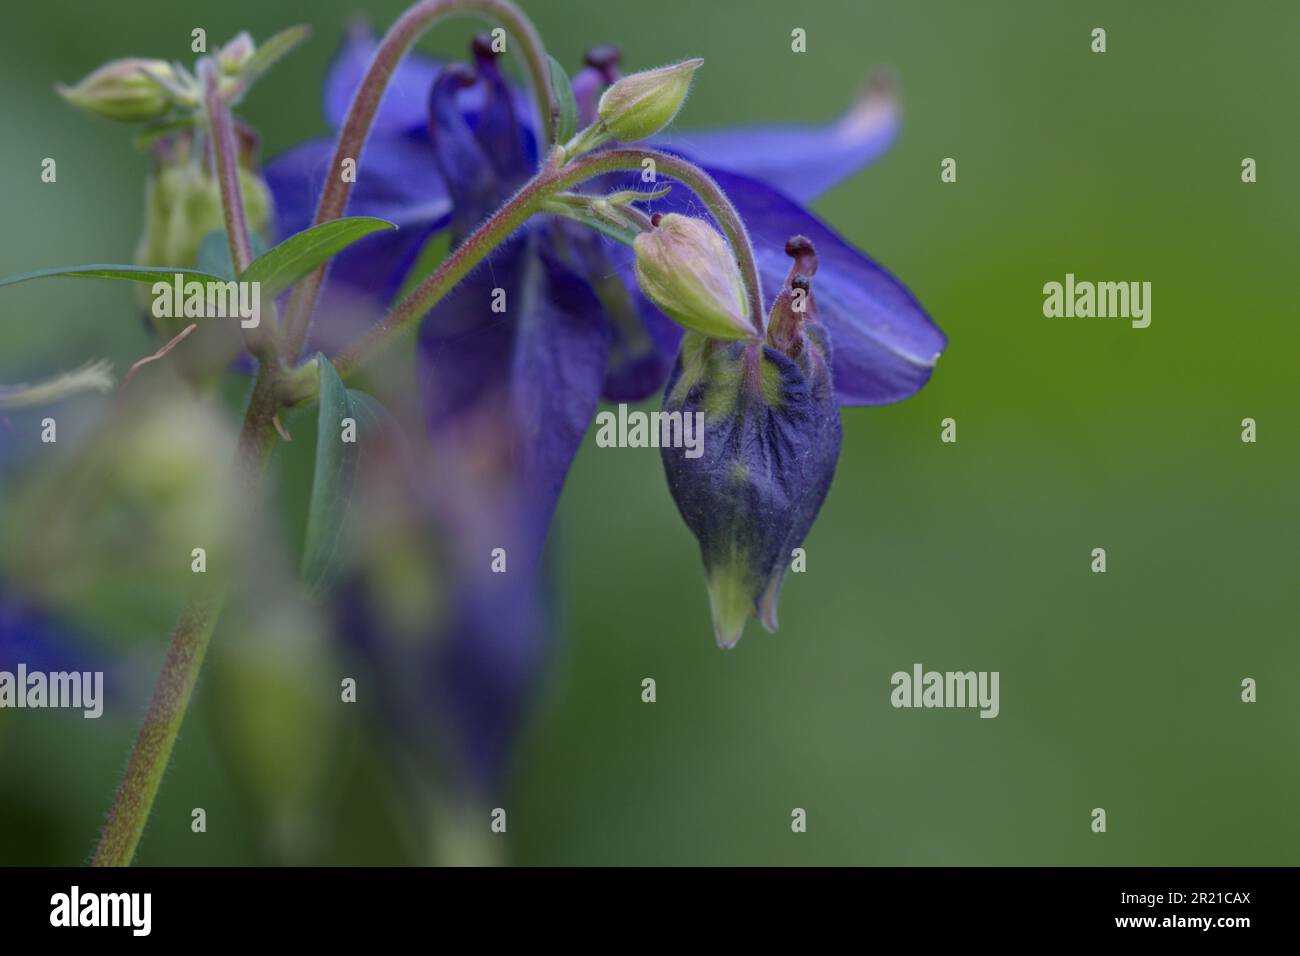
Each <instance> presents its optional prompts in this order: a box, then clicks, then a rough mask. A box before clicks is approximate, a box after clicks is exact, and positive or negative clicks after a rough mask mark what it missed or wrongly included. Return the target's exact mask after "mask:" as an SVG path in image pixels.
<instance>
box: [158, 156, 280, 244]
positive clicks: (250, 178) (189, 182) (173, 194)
mask: <svg viewBox="0 0 1300 956" xmlns="http://www.w3.org/2000/svg"><path fill="white" fill-rule="evenodd" d="M158 156H159V161H158V162H157V164H156V166H155V168H154V170H153V172H152V173H151V174H150V176H149V180H148V183H147V185H146V187H145V224H144V234H143V235H142V236H141V237H140V242H139V245H138V246H137V247H136V262H137V263H138V264H140V265H154V266H174V267H178V268H185V269H189V268H193V267H194V266H195V265H196V263H197V262H198V255H199V243H200V242H202V241H203V237H204V236H206V235H207V234H208V233H210V232H213V231H214V230H219V229H224V228H225V225H226V221H225V215H224V213H223V212H222V208H221V185H220V184H219V183H218V182H217V180H216V179H215V178H214V177H212V176H210V175H208V171H207V170H206V169H205V168H204V167H203V166H202V165H200V164H198V163H195V162H193V161H191V158H190V151H189V143H188V139H187V138H186V139H178V140H176V141H175V142H172V143H169V144H167V145H166V146H164V147H163V148H161V149H159V151H158ZM239 183H240V187H241V191H242V192H243V194H244V211H245V214H246V215H247V217H248V228H249V230H250V231H252V232H254V233H262V232H264V231H265V229H266V226H267V224H268V222H269V220H270V216H271V196H270V192H269V191H268V189H267V187H266V183H265V182H264V181H263V179H262V177H261V176H260V175H258V174H257V173H254V172H251V171H250V170H248V169H247V168H245V167H243V166H241V167H240V169H239Z"/></svg>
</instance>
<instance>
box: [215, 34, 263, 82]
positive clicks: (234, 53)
mask: <svg viewBox="0 0 1300 956" xmlns="http://www.w3.org/2000/svg"><path fill="white" fill-rule="evenodd" d="M256 50H257V47H256V46H255V45H254V44H253V38H252V37H251V36H249V34H248V31H247V30H242V31H240V33H239V34H238V35H237V36H236V37H235V38H234V39H233V40H231V41H230V42H229V43H227V44H226V45H225V46H223V47H222V48H221V50H220V51H219V52H218V53H217V66H219V67H220V68H221V72H222V73H224V74H226V76H234V75H235V74H236V73H238V72H239V71H240V70H242V69H243V68H244V64H245V63H247V62H248V61H249V60H250V59H251V58H252V56H253V54H254V53H255V52H256Z"/></svg>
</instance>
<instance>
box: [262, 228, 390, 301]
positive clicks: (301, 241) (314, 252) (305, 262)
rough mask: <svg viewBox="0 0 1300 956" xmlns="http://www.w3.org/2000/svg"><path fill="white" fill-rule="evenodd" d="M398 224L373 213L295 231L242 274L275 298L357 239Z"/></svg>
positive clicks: (264, 292) (267, 294)
mask: <svg viewBox="0 0 1300 956" xmlns="http://www.w3.org/2000/svg"><path fill="white" fill-rule="evenodd" d="M396 228H397V226H395V225H394V224H393V223H391V222H389V221H388V220H386V219H375V218H372V217H370V216H348V217H346V218H343V219H332V220H330V221H329V222H323V223H321V224H320V225H319V226H312V227H311V228H310V229H304V230H303V231H302V232H299V233H295V234H294V235H292V236H290V237H289V238H288V239H286V240H284V242H282V243H280V244H279V245H278V246H273V247H272V248H270V249H268V250H267V251H266V252H264V253H262V254H261V255H260V256H258V257H257V258H256V259H254V260H253V261H252V262H251V263H249V265H248V268H247V269H245V270H244V274H243V275H241V276H240V277H239V278H240V279H241V280H242V281H244V282H260V283H261V284H262V293H261V294H262V297H263V298H264V299H265V298H274V297H275V296H277V295H279V294H280V293H281V292H283V291H284V290H285V289H287V288H289V286H291V285H293V284H294V283H295V282H297V281H298V280H299V279H301V278H302V277H303V276H305V275H306V274H307V273H309V272H311V271H312V270H313V269H315V268H316V267H317V266H319V265H321V264H322V263H325V262H327V261H329V259H330V258H332V257H333V256H334V255H336V254H337V253H339V252H341V251H342V250H344V249H346V248H347V247H348V246H350V245H352V243H354V242H356V241H357V240H358V239H364V238H365V237H366V236H368V235H370V234H371V233H373V232H378V231H379V230H381V229H396Z"/></svg>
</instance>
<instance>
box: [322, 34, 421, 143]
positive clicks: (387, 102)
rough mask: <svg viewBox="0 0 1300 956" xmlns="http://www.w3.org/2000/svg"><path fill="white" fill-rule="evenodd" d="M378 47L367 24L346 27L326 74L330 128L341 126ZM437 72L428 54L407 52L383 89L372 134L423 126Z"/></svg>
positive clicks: (390, 132) (377, 42)
mask: <svg viewBox="0 0 1300 956" xmlns="http://www.w3.org/2000/svg"><path fill="white" fill-rule="evenodd" d="M378 47H379V40H378V39H377V38H376V37H375V35H374V33H373V32H371V30H370V26H369V24H367V23H365V22H364V21H357V22H355V23H353V24H352V25H351V26H350V27H349V28H348V33H347V36H346V37H345V38H344V40H343V45H342V47H340V48H339V51H338V53H336V54H335V55H334V61H333V62H332V63H331V64H330V68H329V72H328V73H327V74H326V76H325V119H326V121H327V122H328V123H329V124H330V127H331V128H332V129H338V128H339V127H340V126H342V125H343V118H344V117H345V116H347V112H348V107H349V106H350V105H351V104H352V97H353V95H354V94H355V93H356V91H357V88H358V87H359V86H360V85H361V81H362V79H363V78H364V77H365V75H366V69H367V68H368V67H369V66H370V61H371V60H372V59H374V56H375V50H376V49H378ZM437 73H438V64H437V63H435V62H434V61H433V60H431V59H429V58H428V57H425V56H421V55H420V54H418V53H408V54H407V55H406V56H405V57H403V58H402V62H401V63H400V64H399V65H398V67H397V69H396V70H395V71H394V72H393V75H392V77H391V79H390V80H389V83H388V88H387V89H386V90H385V91H384V98H383V100H381V101H380V104H379V112H378V113H376V115H375V122H374V126H373V127H372V128H371V134H372V135H392V134H395V133H406V132H410V131H412V130H416V129H423V128H424V124H425V117H426V109H427V104H428V96H429V87H430V86H432V85H433V78H434V77H435V76H436V75H437ZM368 151H369V148H368V147H367V152H368Z"/></svg>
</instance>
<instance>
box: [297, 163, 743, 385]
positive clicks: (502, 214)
mask: <svg viewBox="0 0 1300 956" xmlns="http://www.w3.org/2000/svg"><path fill="white" fill-rule="evenodd" d="M645 159H652V160H654V162H655V166H656V168H657V169H658V170H659V171H660V172H663V173H665V174H667V175H669V176H671V177H672V178H673V179H676V180H678V181H679V182H681V183H682V184H683V185H685V186H686V187H688V188H689V189H690V190H691V191H692V192H694V193H695V194H696V195H697V196H699V198H700V199H701V200H702V201H703V202H704V204H705V205H706V206H707V207H708V209H709V212H710V213H712V214H713V217H714V218H715V219H716V220H717V221H718V224H719V225H720V226H721V227H722V231H723V233H724V234H725V235H726V237H727V240H728V242H730V244H731V248H732V252H733V254H734V255H735V257H736V264H737V265H738V266H739V268H740V277H741V280H742V281H743V282H744V284H745V291H746V297H747V298H748V300H749V306H750V313H751V318H752V321H753V322H754V326H755V328H756V329H757V330H758V332H759V334H760V335H761V334H762V332H763V323H764V317H765V312H764V310H763V290H762V286H761V285H760V283H759V274H758V262H757V260H756V259H755V258H754V249H753V247H752V246H751V245H750V243H749V232H748V231H747V230H746V229H745V223H744V222H743V221H742V220H741V218H740V214H739V213H738V212H737V211H736V207H735V206H733V205H732V204H731V200H730V199H728V198H727V196H726V194H725V193H724V192H723V191H722V189H721V188H720V187H719V186H718V184H717V183H716V182H714V181H713V179H712V178H711V177H710V176H709V175H708V173H706V172H704V170H702V169H700V168H699V167H698V166H695V165H694V164H692V163H690V162H687V161H686V160H684V159H680V158H679V157H676V156H670V155H669V154H667V153H661V152H658V151H657V150H653V149H638V148H634V147H629V148H624V149H610V150H605V151H604V152H599V153H589V154H587V155H585V156H582V157H580V158H578V159H576V160H574V161H573V162H571V163H570V164H568V165H567V166H561V167H559V168H556V167H554V166H552V165H547V166H545V167H543V168H542V171H541V172H539V173H538V174H537V175H536V176H535V177H534V178H533V179H531V180H529V181H528V183H526V184H525V185H524V187H523V188H522V189H520V190H519V192H517V193H515V195H514V196H513V197H512V198H511V199H510V201H509V202H507V203H506V204H505V205H504V206H502V207H501V208H500V209H499V210H497V212H496V213H495V214H494V215H493V216H492V217H491V218H490V219H488V221H487V222H485V223H484V224H483V225H482V226H480V227H479V228H478V229H477V230H475V231H474V232H473V233H472V234H471V235H470V236H469V238H468V239H466V240H465V241H464V242H463V243H462V244H461V245H460V246H458V247H457V249H456V251H455V252H453V253H452V254H451V255H450V256H448V257H447V258H446V259H444V260H443V262H442V265H440V266H439V267H438V268H437V269H435V270H434V272H433V274H432V275H430V276H429V277H428V278H427V279H425V280H424V281H423V282H422V283H420V285H419V286H417V287H416V288H415V289H414V290H412V291H411V293H410V294H409V295H408V296H407V297H406V298H405V299H403V300H402V301H401V302H399V303H398V304H397V305H396V306H394V307H393V309H392V311H390V312H389V313H388V314H387V315H386V316H384V318H383V319H382V320H381V321H380V322H379V323H377V324H376V325H375V326H373V327H372V328H371V329H370V331H369V332H367V333H366V334H365V335H363V336H362V337H361V338H360V339H359V340H357V341H356V342H355V343H353V344H352V345H350V346H349V347H348V348H346V349H344V350H343V352H341V353H340V354H339V356H338V357H337V358H336V359H335V360H334V365H335V367H336V368H337V369H338V371H339V374H340V375H343V376H346V375H348V374H349V373H351V372H353V371H355V370H356V369H357V368H358V367H359V366H361V365H364V364H365V363H366V362H368V361H369V360H370V359H372V358H374V357H375V356H376V355H378V354H379V353H380V352H382V351H383V350H384V349H386V348H388V347H389V346H390V345H392V344H393V342H395V341H396V340H397V339H398V338H399V337H400V336H401V335H402V334H404V333H405V332H406V331H408V330H409V329H411V328H412V327H413V326H414V325H415V324H416V323H418V322H419V320H420V319H421V318H423V317H424V316H425V315H426V314H427V313H428V311H429V310H430V309H431V308H433V307H434V306H435V305H436V304H437V303H438V302H439V301H440V300H441V299H442V297H443V296H445V295H446V294H447V293H448V292H449V291H450V290H451V289H452V287H454V286H455V285H456V283H457V282H459V281H460V280H461V279H462V278H464V277H465V276H466V275H467V274H468V273H469V272H470V271H471V270H472V269H473V268H474V267H475V266H477V265H478V264H479V263H480V262H482V261H483V260H484V259H485V258H487V256H488V254H489V253H490V252H491V251H492V250H493V249H495V248H496V247H497V246H499V245H500V244H501V243H502V242H504V241H505V240H506V239H507V238H508V237H509V235H510V234H511V233H512V232H514V231H515V230H516V229H517V228H519V227H520V226H521V225H523V224H524V222H526V221H527V220H528V218H529V217H530V216H532V215H533V214H534V213H535V212H537V211H538V210H540V209H541V208H542V207H543V205H544V204H545V203H546V201H547V200H548V199H550V198H551V197H553V196H554V195H555V194H556V193H559V192H562V191H563V190H565V189H571V188H572V187H574V186H576V185H578V184H579V183H582V182H585V181H586V180H588V179H591V178H592V177H594V176H600V175H603V174H604V173H610V172H617V171H619V170H640V169H642V162H643V161H644V160H645ZM297 400H302V396H297Z"/></svg>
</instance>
